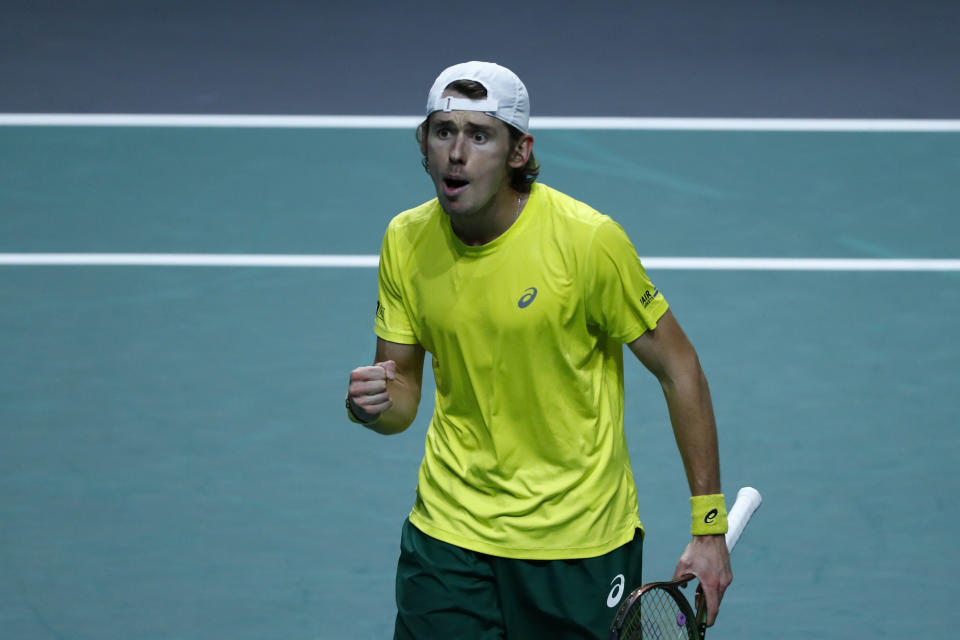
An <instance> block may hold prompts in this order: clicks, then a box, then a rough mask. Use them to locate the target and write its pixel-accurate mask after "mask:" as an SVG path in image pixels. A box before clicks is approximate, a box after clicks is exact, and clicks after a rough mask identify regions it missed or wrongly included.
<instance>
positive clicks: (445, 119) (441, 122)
mask: <svg viewBox="0 0 960 640" xmlns="http://www.w3.org/2000/svg"><path fill="white" fill-rule="evenodd" d="M442 126H448V127H453V128H455V129H458V128H459V127H458V126H457V124H456V120H454V119H453V118H451V117H449V116H439V117H437V118H435V119H434V120H433V121H432V122H431V127H442ZM463 128H464V129H465V130H467V131H470V132H473V131H479V132H481V133H486V134H491V133H493V132H494V130H495V127H494V125H493V123H490V124H483V123H477V122H471V121H469V120H468V121H467V122H466V124H465V125H464V127H463Z"/></svg>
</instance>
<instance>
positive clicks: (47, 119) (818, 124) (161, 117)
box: [0, 113, 960, 132]
mask: <svg viewBox="0 0 960 640" xmlns="http://www.w3.org/2000/svg"><path fill="white" fill-rule="evenodd" d="M422 120H423V118H422V117H421V116H348V115H329V116H283V115H200V114H125V113H91V114H83V113H0V126H14V127H29V126H37V127H58V126H68V127H232V128H271V129H273V128H297V129H327V128H333V129H413V128H415V127H416V126H417V125H418V124H419V123H420V122H421V121H422ZM530 128H531V129H534V130H537V129H540V130H545V129H594V130H619V131H622V130H657V131H661V130H680V131H854V132H857V131H859V132H871V131H878V132H898V131H899V132H960V120H934V119H930V120H916V119H913V120H908V119H863V118H609V117H595V118H594V117H554V116H533V117H532V118H531V119H530Z"/></svg>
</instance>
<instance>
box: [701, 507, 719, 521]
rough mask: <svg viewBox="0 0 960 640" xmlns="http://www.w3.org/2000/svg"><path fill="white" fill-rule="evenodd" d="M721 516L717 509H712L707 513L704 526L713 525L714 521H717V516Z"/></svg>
mask: <svg viewBox="0 0 960 640" xmlns="http://www.w3.org/2000/svg"><path fill="white" fill-rule="evenodd" d="M718 515H720V512H719V511H717V510H716V509H710V511H707V515H705V516H704V517H703V523H704V524H713V521H714V520H716V519H717V516H718Z"/></svg>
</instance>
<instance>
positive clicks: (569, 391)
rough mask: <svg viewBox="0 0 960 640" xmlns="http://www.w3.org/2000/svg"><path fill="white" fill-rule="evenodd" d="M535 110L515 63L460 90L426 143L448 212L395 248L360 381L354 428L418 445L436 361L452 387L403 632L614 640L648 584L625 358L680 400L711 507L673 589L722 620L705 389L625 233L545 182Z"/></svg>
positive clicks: (422, 212) (680, 417)
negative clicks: (418, 424) (688, 589)
mask: <svg viewBox="0 0 960 640" xmlns="http://www.w3.org/2000/svg"><path fill="white" fill-rule="evenodd" d="M529 114H530V103H529V98H528V96H527V91H526V88H525V87H524V85H523V83H522V82H521V81H520V79H519V78H517V77H516V75H514V74H513V73H512V72H511V71H509V70H508V69H506V68H504V67H501V66H499V65H495V64H492V63H485V62H468V63H463V64H460V65H454V66H453V67H450V68H448V69H446V70H445V71H444V72H443V73H441V74H440V76H439V77H438V78H437V80H436V81H435V82H434V85H433V87H432V88H431V91H430V94H429V96H428V100H427V110H426V116H427V119H426V120H425V121H424V122H423V123H422V124H421V125H420V127H419V128H418V130H417V136H418V140H419V142H420V149H421V152H422V153H423V156H424V166H425V168H426V169H427V172H428V174H429V175H430V178H431V179H432V181H433V183H434V186H435V188H436V192H437V198H435V199H433V200H431V201H429V202H427V203H424V204H423V205H421V206H419V207H416V208H414V209H411V210H409V211H405V212H403V213H401V214H399V215H397V216H396V217H395V218H394V219H393V220H392V221H391V222H390V224H389V226H388V228H387V231H386V234H385V237H384V241H383V246H382V249H381V254H380V270H379V291H378V300H377V314H376V319H375V322H374V330H375V332H376V334H377V350H376V358H375V363H374V364H373V365H372V366H362V367H358V368H357V369H354V370H353V371H352V372H351V374H350V384H349V389H348V395H347V411H348V416H349V417H350V418H351V419H352V420H353V421H355V422H359V423H361V424H364V425H365V426H367V427H368V428H370V429H372V430H374V431H377V432H379V433H383V434H393V433H399V432H401V431H403V430H404V429H406V428H407V427H408V426H409V425H410V424H411V423H412V422H413V420H414V418H415V417H416V414H417V408H418V406H419V402H420V388H421V382H422V376H423V365H424V359H425V354H426V352H429V353H430V354H431V356H432V365H433V372H434V377H435V379H436V385H437V390H436V396H435V408H434V414H433V418H432V420H431V422H430V427H429V429H428V431H427V437H426V447H425V454H424V458H423V463H422V465H421V467H420V474H419V480H418V486H417V498H416V501H415V504H414V507H413V510H412V511H411V513H410V517H409V519H408V521H407V522H406V523H405V525H404V529H403V535H402V539H401V555H400V560H399V563H398V568H397V608H398V613H397V622H396V628H395V637H396V638H417V639H425V638H486V637H490V638H502V637H513V638H535V637H551V638H583V637H591V638H606V637H607V633H608V630H609V625H610V621H611V619H612V618H613V614H614V613H615V610H616V607H617V605H618V604H619V602H620V601H621V599H622V597H623V596H624V595H625V591H627V590H628V589H629V588H630V587H633V586H637V585H639V584H640V580H641V579H640V569H641V550H642V539H643V534H642V529H641V525H640V521H639V519H638V515H637V497H636V488H635V483H634V478H633V472H632V471H631V468H630V460H629V456H628V454H627V447H626V440H625V437H624V430H623V407H624V388H623V345H624V344H626V345H628V346H629V348H630V350H631V351H632V352H633V353H634V354H635V355H636V356H637V358H639V360H640V361H641V362H642V363H643V364H644V365H645V366H646V367H647V368H648V369H649V370H650V371H651V372H652V373H653V374H654V375H655V376H656V377H657V379H658V380H659V381H660V384H661V385H662V388H663V391H664V394H665V397H666V401H667V405H668V408H669V411H670V416H671V421H672V423H673V428H674V432H675V435H676V440H677V444H678V447H679V450H680V453H681V457H682V460H683V464H684V467H685V469H686V473H687V478H688V481H689V485H690V490H691V495H692V496H693V497H692V498H691V502H692V504H693V511H694V525H693V527H692V531H693V533H694V537H693V540H692V541H691V543H690V544H689V545H688V546H687V548H686V550H685V551H684V553H683V555H682V556H681V558H680V561H679V562H678V564H677V569H676V576H675V577H677V578H680V577H683V576H696V577H697V578H699V579H700V581H701V583H702V585H703V586H704V590H705V593H706V599H707V606H708V620H707V621H708V624H712V623H713V620H714V619H715V617H716V615H717V610H718V607H719V603H720V599H721V598H722V595H723V591H724V589H725V588H726V587H727V585H728V584H729V583H730V581H731V579H732V574H731V571H730V564H729V557H728V555H727V551H726V545H725V544H724V538H723V535H722V534H723V533H724V532H725V531H726V520H725V512H724V508H723V497H722V494H721V492H720V470H719V456H718V453H717V451H718V448H717V437H716V428H715V424H714V418H713V409H712V406H711V403H710V395H709V391H708V388H707V383H706V379H705V377H704V375H703V372H702V371H701V368H700V364H699V361H698V359H697V355H696V352H695V351H694V349H693V347H692V346H691V344H690V343H689V341H688V340H687V338H686V336H685V335H684V333H683V331H682V330H681V329H680V326H679V325H678V324H677V321H676V320H675V318H674V317H673V314H672V312H671V311H670V310H669V308H668V305H667V303H666V301H665V300H664V297H663V295H662V294H661V293H660V291H659V290H658V289H656V287H654V286H653V284H652V283H651V282H650V280H649V278H648V277H647V274H646V272H645V271H644V269H643V267H642V265H641V264H640V260H639V258H638V257H637V253H636V250H635V249H634V247H633V245H632V244H631V243H630V241H629V239H628V238H627V236H626V234H625V233H624V231H623V229H622V228H621V227H620V226H619V225H618V224H616V223H615V222H614V221H613V220H611V219H610V218H609V217H607V216H605V215H602V214H600V213H598V212H596V211H594V210H593V209H591V208H590V207H588V206H587V205H585V204H583V203H581V202H578V201H576V200H574V199H573V198H570V197H569V196H566V195H564V194H562V193H560V192H559V191H556V190H554V189H551V188H550V187H547V186H545V185H542V184H538V183H536V182H535V180H536V177H537V174H538V166H537V163H536V160H535V157H534V155H533V137H532V136H531V135H530V133H529ZM704 509H707V510H708V511H713V510H714V509H716V513H715V514H713V515H711V516H710V517H707V518H706V521H704V520H703V518H701V517H699V514H700V513H701V512H703V511H704ZM718 514H719V517H717V515H718Z"/></svg>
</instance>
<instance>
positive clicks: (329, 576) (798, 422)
mask: <svg viewBox="0 0 960 640" xmlns="http://www.w3.org/2000/svg"><path fill="white" fill-rule="evenodd" d="M535 134H536V147H535V148H536V152H537V155H538V157H539V159H540V162H541V164H542V166H543V171H542V174H541V178H542V181H543V182H545V183H547V184H549V185H551V186H554V187H557V188H559V189H561V190H563V191H565V192H567V193H569V194H571V195H573V196H575V197H578V198H580V199H582V200H584V201H586V202H589V203H590V204H592V205H593V206H595V207H596V208H598V209H599V210H601V211H603V212H605V213H608V214H610V215H612V216H613V217H614V218H615V219H617V220H618V221H620V222H621V223H622V224H623V226H624V227H625V228H626V230H627V231H628V232H629V233H630V235H631V237H632V238H633V240H634V243H635V244H636V246H637V249H638V251H639V253H640V254H641V256H652V257H660V256H747V257H752V256H756V257H800V258H803V257H847V258H958V257H960V255H958V251H957V241H956V238H957V237H960V217H958V216H957V215H956V214H957V203H958V202H960V183H958V182H957V180H956V178H955V176H956V175H957V174H958V172H960V134H957V133H939V134H934V133H797V132H792V133H791V132H732V131H728V132H719V131H717V132H695V131H629V132H628V131H620V132H618V131H594V132H588V131H572V130H568V131H560V130H553V131H543V132H540V133H537V132H536V131H535ZM419 161H420V158H419V153H418V150H417V147H416V145H415V142H414V138H413V133H412V132H409V131H401V130H393V129H383V130H361V129H342V130H333V129H302V130H300V129H292V130H280V129H276V130H271V129H191V128H183V129H179V128H153V129H147V128H84V127H62V128H56V127H44V128H34V127H0V253H20V252H122V253H137V252H151V253H153V252H163V253H184V252H190V253H254V254H256V253H271V254H274V253H295V254H375V253H376V252H377V250H378V248H379V244H380V239H381V237H382V232H383V229H384V227H385V225H386V223H387V221H388V220H389V219H390V217H391V216H392V215H393V214H394V213H396V212H398V211H399V210H401V209H404V208H407V207H410V206H414V205H416V204H419V203H420V202H422V201H423V200H426V199H428V198H430V197H431V192H430V185H429V183H428V181H427V178H426V176H425V175H424V174H423V170H422V168H421V167H420V164H419ZM651 276H652V278H653V280H654V282H656V284H657V285H658V287H659V288H660V290H661V291H662V292H664V294H665V296H666V297H667V299H668V300H669V301H670V302H671V305H672V307H673V309H674V312H675V313H676V315H677V316H678V318H679V319H680V321H681V323H682V324H683V326H684V327H685V329H686V331H687V333H688V334H689V335H690V337H691V339H692V340H693V342H694V344H695V345H696V346H697V348H698V351H699V353H700V357H701V360H702V362H703V365H704V368H705V370H706V373H707V376H708V378H709V379H710V382H711V388H712V392H713V399H714V403H715V408H716V412H717V418H718V423H719V428H720V436H721V456H722V462H723V479H724V485H725V489H726V492H727V494H728V495H730V496H732V495H733V494H735V492H736V489H737V488H738V487H739V486H743V485H752V486H754V487H756V488H758V489H759V490H760V491H761V492H762V493H763V494H764V497H765V503H764V505H763V506H762V507H761V510H760V511H759V512H758V515H757V517H756V520H755V521H754V522H753V523H752V524H751V525H750V527H749V528H748V529H747V532H746V534H745V535H744V538H743V540H742V541H741V543H740V545H739V546H738V547H737V551H736V554H735V557H734V572H735V581H734V584H733V586H732V587H731V589H730V590H729V591H728V593H727V596H726V598H725V601H724V608H723V610H722V612H721V617H720V619H719V621H718V624H717V626H716V627H715V628H714V629H712V630H711V632H710V636H709V637H711V638H713V639H714V640H720V639H723V638H728V639H733V638H764V637H774V636H775V637H777V638H784V639H788V640H801V639H803V640H808V639H810V638H826V637H865V636H869V637H922V636H936V635H947V634H948V633H949V632H950V630H951V629H952V625H948V622H947V619H946V618H945V617H944V616H942V615H937V614H938V613H939V612H942V611H948V610H949V609H948V607H949V606H950V605H951V604H952V597H951V596H952V594H953V593H954V592H955V589H954V588H953V587H952V582H953V577H954V575H955V574H956V573H957V571H958V570H960V560H958V558H957V556H956V554H953V553H951V552H949V549H950V548H951V547H950V544H951V542H952V540H953V531H954V530H955V529H956V527H957V526H958V525H960V518H958V516H957V514H956V510H955V504H954V499H953V498H951V496H956V495H957V494H958V492H960V481H958V479H957V475H956V474H955V473H954V467H955V465H956V461H957V460H958V458H960V437H958V436H957V434H956V416H957V414H958V409H960V402H958V400H957V394H956V392H955V386H956V380H957V375H956V371H957V370H958V369H960V343H958V339H957V336H956V333H957V327H958V323H957V318H958V317H960V274H958V273H957V272H941V273H933V272H870V271H865V272H846V271H841V272H829V271H817V272H784V271H749V272H747V271H713V270H690V271H675V270H654V269H651ZM375 287H376V273H375V270H374V269H371V268H313V269H283V268H249V267H247V268H244V267H241V268H185V267H169V268H154V267H41V266H4V267H0V354H2V355H0V628H2V629H3V630H4V631H3V634H0V635H4V636H5V637H6V636H9V637H11V638H29V639H33V638H38V639H40V638H58V639H84V640H86V639H92V638H96V639H118V640H119V639H124V640H126V639H128V638H139V639H161V638H163V639H169V638H211V639H214V638H216V639H219V638H223V639H226V638H230V639H231V640H234V639H243V638H249V639H261V638H288V639H308V638H309V639H318V638H331V639H333V638H338V639H339V638H364V639H365V638H385V637H390V634H391V632H392V620H393V615H394V613H395V610H394V604H393V580H394V569H395V562H396V557H397V553H398V545H399V534H400V526H401V524H402V522H403V519H404V517H405V516H406V514H407V512H408V510H409V509H410V507H411V506H412V503H413V496H414V489H415V484H416V474H417V466H418V464H419V461H420V458H421V456H422V450H423V437H424V432H425V429H426V425H427V422H428V420H429V416H430V409H431V408H432V400H431V393H430V384H432V383H430V382H428V385H427V387H428V388H427V390H426V392H425V394H424V404H423V406H422V407H421V411H420V416H419V417H418V419H417V421H416V423H415V425H414V426H413V427H412V428H411V429H410V430H409V431H408V432H406V433H404V434H402V435H399V436H394V437H390V438H384V437H381V436H377V435H375V434H372V433H368V432H366V431H364V430H363V429H362V428H360V427H358V426H356V425H353V424H351V423H349V422H348V421H347V420H346V418H345V416H344V412H343V396H344V393H345V390H346V380H347V374H348V372H349V370H350V369H352V368H353V367H355V366H358V365H360V364H365V363H367V362H369V361H370V359H371V357H372V355H373V347H374V336H373V333H372V321H373V313H374V309H375V297H376V292H375ZM428 369H429V368H428ZM627 371H628V373H627V384H628V392H627V424H626V430H627V434H628V440H629V443H630V448H631V456H632V460H633V465H634V471H635V473H636V480H637V485H638V490H639V495H640V516H641V518H642V519H643V521H644V524H645V526H646V531H647V539H646V543H645V551H646V555H645V573H646V577H647V578H648V579H650V580H654V579H663V578H668V577H669V576H670V575H671V574H672V572H673V565H674V563H675V561H676V559H677V557H678V556H679V554H680V552H681V551H682V549H683V546H684V545H685V544H686V541H687V539H688V536H687V531H688V527H689V511H688V505H687V501H686V495H687V490H686V485H685V480H684V478H683V473H682V467H681V464H680V461H679V456H678V455H677V453H676V450H675V447H674V445H673V442H672V434H671V432H670V427H669V424H668V422H667V415H666V408H665V405H664V402H663V399H662V397H661V395H660V392H659V389H658V387H657V385H656V382H655V380H654V378H653V377H652V376H651V375H649V374H648V373H647V372H646V371H644V370H642V368H641V366H640V365H639V364H638V363H636V362H634V361H629V360H628V362H627ZM907 612H911V613H915V612H922V613H923V615H920V616H917V615H907Z"/></svg>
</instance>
